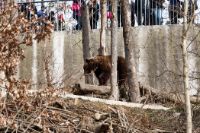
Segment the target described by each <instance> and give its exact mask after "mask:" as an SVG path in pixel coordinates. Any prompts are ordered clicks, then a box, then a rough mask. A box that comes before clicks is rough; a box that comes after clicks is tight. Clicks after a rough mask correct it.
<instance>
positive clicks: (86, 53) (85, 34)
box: [81, 2, 94, 84]
mask: <svg viewBox="0 0 200 133" xmlns="http://www.w3.org/2000/svg"><path fill="white" fill-rule="evenodd" d="M81 14H82V38H83V40H82V45H83V59H84V63H86V62H85V59H88V58H90V57H91V54H90V30H91V29H90V21H89V9H88V5H87V4H86V3H85V2H83V4H82V6H81ZM85 82H86V83H88V84H93V83H94V82H93V75H92V74H87V75H85Z"/></svg>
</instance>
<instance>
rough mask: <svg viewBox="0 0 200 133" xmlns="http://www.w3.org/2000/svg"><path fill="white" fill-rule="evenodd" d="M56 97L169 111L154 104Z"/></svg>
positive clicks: (67, 96)
mask: <svg viewBox="0 0 200 133" xmlns="http://www.w3.org/2000/svg"><path fill="white" fill-rule="evenodd" d="M58 96H59V97H62V98H71V99H74V100H75V101H76V100H77V99H82V100H87V101H91V102H99V103H104V104H108V105H117V106H125V107H129V108H142V109H153V110H169V109H170V108H167V107H164V106H162V105H156V104H140V103H130V102H122V101H115V100H107V99H100V98H94V97H86V96H78V95H73V94H60V95H58Z"/></svg>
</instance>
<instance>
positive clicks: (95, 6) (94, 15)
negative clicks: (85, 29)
mask: <svg viewBox="0 0 200 133" xmlns="http://www.w3.org/2000/svg"><path fill="white" fill-rule="evenodd" d="M89 13H90V26H91V29H97V22H98V20H99V3H98V2H97V0H91V1H90V2H89Z"/></svg>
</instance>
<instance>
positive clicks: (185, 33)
mask: <svg viewBox="0 0 200 133" xmlns="http://www.w3.org/2000/svg"><path fill="white" fill-rule="evenodd" d="M187 14H188V0H184V17H183V38H182V44H181V45H182V56H183V80H184V89H185V104H186V117H187V133H192V114H191V103H190V94H189V93H190V92H189V72H188V53H187V36H188V30H187V29H188V23H187Z"/></svg>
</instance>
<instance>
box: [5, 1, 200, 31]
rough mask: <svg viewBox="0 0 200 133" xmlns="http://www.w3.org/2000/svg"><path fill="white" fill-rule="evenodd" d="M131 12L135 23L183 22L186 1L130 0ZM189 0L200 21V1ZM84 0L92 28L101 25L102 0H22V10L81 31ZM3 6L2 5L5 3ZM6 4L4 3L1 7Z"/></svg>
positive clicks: (109, 10)
mask: <svg viewBox="0 0 200 133" xmlns="http://www.w3.org/2000/svg"><path fill="white" fill-rule="evenodd" d="M129 1H130V9H131V10H130V11H131V25H132V26H133V27H135V26H142V25H144V26H146V25H169V24H181V23H182V22H183V10H184V1H183V0H129ZM192 1H193V0H189V1H188V2H189V6H188V21H192V22H193V23H194V24H199V23H200V0H194V3H193V2H192ZM83 2H87V3H88V5H89V14H90V16H89V18H90V26H91V29H99V28H100V27H101V24H100V23H101V22H100V19H101V14H100V9H101V8H100V7H101V5H100V2H99V0H85V1H84V0H18V1H17V3H18V5H19V11H20V12H25V13H26V14H27V19H29V20H31V18H32V17H33V16H35V17H42V18H44V19H48V20H50V21H51V22H52V23H53V24H54V25H55V30H67V31H72V30H81V28H82V22H81V16H82V15H81V6H82V3H83ZM1 5H2V4H1ZM1 7H2V6H1ZM106 17H107V27H108V28H109V27H110V26H111V19H112V6H111V3H110V0H107V16H106ZM117 19H118V27H122V26H123V23H122V19H123V14H122V7H121V2H120V0H119V2H118V8H117Z"/></svg>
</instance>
